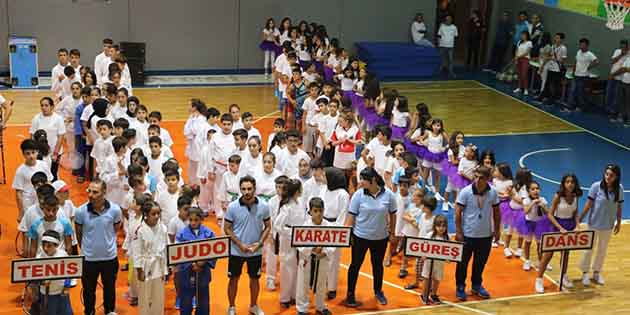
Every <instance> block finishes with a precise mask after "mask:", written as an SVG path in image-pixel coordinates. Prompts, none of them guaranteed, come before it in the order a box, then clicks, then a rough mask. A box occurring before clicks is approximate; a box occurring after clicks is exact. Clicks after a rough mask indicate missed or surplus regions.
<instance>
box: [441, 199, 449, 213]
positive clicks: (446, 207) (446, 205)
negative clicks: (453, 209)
mask: <svg viewBox="0 0 630 315" xmlns="http://www.w3.org/2000/svg"><path fill="white" fill-rule="evenodd" d="M442 212H448V202H446V201H445V202H442Z"/></svg>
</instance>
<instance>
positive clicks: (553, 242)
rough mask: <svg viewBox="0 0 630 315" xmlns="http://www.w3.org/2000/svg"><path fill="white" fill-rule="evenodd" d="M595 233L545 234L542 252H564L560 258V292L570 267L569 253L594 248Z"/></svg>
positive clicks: (542, 240) (542, 241)
mask: <svg viewBox="0 0 630 315" xmlns="http://www.w3.org/2000/svg"><path fill="white" fill-rule="evenodd" d="M594 237H595V231H573V232H567V233H565V234H562V233H560V232H556V233H545V234H543V236H542V239H541V242H540V243H541V252H543V253H546V252H562V256H561V257H560V270H561V271H560V291H562V286H563V285H562V284H563V282H564V274H565V273H566V272H567V266H568V265H569V251H572V250H585V249H592V248H593V238H594Z"/></svg>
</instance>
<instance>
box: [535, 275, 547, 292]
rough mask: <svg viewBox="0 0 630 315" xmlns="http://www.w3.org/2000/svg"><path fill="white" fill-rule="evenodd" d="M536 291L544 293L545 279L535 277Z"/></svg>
mask: <svg viewBox="0 0 630 315" xmlns="http://www.w3.org/2000/svg"><path fill="white" fill-rule="evenodd" d="M536 293H545V281H544V280H543V278H536Z"/></svg>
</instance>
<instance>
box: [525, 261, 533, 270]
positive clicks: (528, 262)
mask: <svg viewBox="0 0 630 315" xmlns="http://www.w3.org/2000/svg"><path fill="white" fill-rule="evenodd" d="M531 269H532V262H531V261H530V260H526V261H525V262H524V263H523V270H525V271H530V270H531Z"/></svg>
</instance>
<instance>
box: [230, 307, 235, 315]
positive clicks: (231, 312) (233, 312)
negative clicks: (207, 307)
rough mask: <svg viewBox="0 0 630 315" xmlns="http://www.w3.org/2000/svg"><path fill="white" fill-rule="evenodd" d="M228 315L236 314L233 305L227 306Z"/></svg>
mask: <svg viewBox="0 0 630 315" xmlns="http://www.w3.org/2000/svg"><path fill="white" fill-rule="evenodd" d="M228 315H236V307H234V306H230V307H228Z"/></svg>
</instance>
